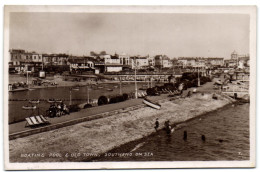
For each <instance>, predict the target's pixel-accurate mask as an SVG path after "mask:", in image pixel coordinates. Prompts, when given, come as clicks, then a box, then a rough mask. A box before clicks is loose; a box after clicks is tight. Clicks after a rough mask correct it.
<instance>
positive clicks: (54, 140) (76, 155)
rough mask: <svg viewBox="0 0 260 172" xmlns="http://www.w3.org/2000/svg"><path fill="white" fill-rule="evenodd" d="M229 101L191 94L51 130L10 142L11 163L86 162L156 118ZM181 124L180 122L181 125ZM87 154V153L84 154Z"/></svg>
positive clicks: (145, 130) (186, 115)
mask: <svg viewBox="0 0 260 172" xmlns="http://www.w3.org/2000/svg"><path fill="white" fill-rule="evenodd" d="M228 103H230V100H228V99H226V98H224V97H221V96H219V97H218V100H214V99H212V94H204V95H201V94H199V93H198V94H194V95H193V96H192V97H190V98H179V99H176V100H172V101H165V102H161V105H162V108H161V109H160V110H155V109H152V108H150V107H144V108H140V109H137V110H133V111H129V112H126V113H121V114H117V115H114V116H110V117H106V118H102V119H97V120H93V121H87V122H83V123H79V124H76V125H73V126H69V127H64V128H60V129H57V130H53V131H50V132H45V133H40V134H35V135H31V136H28V137H24V138H19V139H15V140H11V141H10V142H9V146H10V147H9V150H10V161H11V162H65V161H72V162H74V161H87V160H89V159H91V158H93V156H99V155H100V154H102V153H105V152H107V151H109V150H111V149H113V148H115V147H118V146H120V145H123V144H125V143H128V142H130V141H134V140H137V139H140V138H143V137H145V136H148V135H150V134H152V133H153V132H155V129H154V123H155V120H156V118H159V122H160V127H159V128H160V129H162V127H163V123H164V122H165V121H166V120H170V124H171V125H172V124H174V123H181V122H184V121H187V120H189V119H191V118H194V117H197V116H199V115H202V114H205V113H207V112H210V111H213V110H216V109H218V108H221V107H223V106H225V105H226V104H228ZM180 125H181V124H180ZM87 155H90V156H87Z"/></svg>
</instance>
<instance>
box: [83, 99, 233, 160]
mask: <svg viewBox="0 0 260 172" xmlns="http://www.w3.org/2000/svg"><path fill="white" fill-rule="evenodd" d="M231 104H233V103H232V102H230V103H228V104H226V105H224V106H223V107H220V108H218V109H215V110H213V111H210V112H205V113H202V114H201V115H198V116H195V117H193V118H190V119H188V120H186V121H183V122H179V123H177V124H176V123H175V126H176V128H174V129H175V130H174V131H177V130H180V129H182V128H184V127H187V126H186V125H185V124H186V123H189V122H192V121H193V120H197V119H198V118H201V117H203V116H207V115H209V114H210V113H214V112H216V111H219V110H221V109H224V108H225V107H228V106H230V105H231ZM170 126H171V127H173V125H170ZM158 133H164V134H165V131H164V128H161V129H160V130H158V131H157V132H156V131H155V132H153V133H151V134H150V135H147V136H145V137H143V138H140V139H137V140H133V141H130V142H128V143H125V144H122V145H120V146H118V147H115V148H113V149H111V150H108V151H107V152H105V153H102V154H101V155H100V156H99V157H90V158H88V159H84V160H83V162H98V161H99V159H101V158H104V157H105V155H106V154H107V155H108V154H118V155H120V154H127V153H128V152H132V150H133V149H134V148H135V147H136V145H138V144H140V143H143V142H145V140H146V139H147V138H149V137H152V136H155V135H157V134H158ZM169 137H170V136H169ZM121 152H122V153H121ZM110 158H111V157H110ZM107 161H109V160H105V162H107ZM112 161H113V160H112Z"/></svg>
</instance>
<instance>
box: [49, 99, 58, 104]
mask: <svg viewBox="0 0 260 172" xmlns="http://www.w3.org/2000/svg"><path fill="white" fill-rule="evenodd" d="M47 102H49V103H61V102H62V100H60V99H48V100H47Z"/></svg>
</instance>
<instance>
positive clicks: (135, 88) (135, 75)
mask: <svg viewBox="0 0 260 172" xmlns="http://www.w3.org/2000/svg"><path fill="white" fill-rule="evenodd" d="M134 64H135V98H136V99H137V98H138V96H137V83H136V57H135V62H134Z"/></svg>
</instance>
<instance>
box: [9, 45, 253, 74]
mask: <svg viewBox="0 0 260 172" xmlns="http://www.w3.org/2000/svg"><path fill="white" fill-rule="evenodd" d="M9 52H10V62H9V71H10V72H18V73H25V72H26V71H31V72H37V71H40V70H42V69H44V70H45V71H48V69H51V70H54V72H55V71H57V70H58V71H63V70H67V71H70V72H75V71H81V72H82V71H90V72H92V73H96V74H99V73H115V72H116V73H118V72H125V71H130V72H131V71H132V72H133V69H138V70H148V69H149V70H152V69H153V70H154V71H155V72H159V73H160V72H163V71H167V70H169V71H170V70H171V71H173V70H174V69H191V70H194V69H195V70H197V69H198V68H199V69H201V70H202V69H216V68H221V67H222V68H223V67H227V68H230V67H231V68H239V69H245V68H248V67H249V62H250V61H249V59H250V58H249V55H239V54H238V53H237V52H236V51H233V52H232V53H231V57H230V59H224V57H178V58H169V57H168V56H167V55H155V56H150V55H146V56H140V55H136V56H130V55H128V54H126V53H120V54H119V53H114V54H113V55H111V54H106V53H102V54H92V55H91V56H72V55H68V54H64V53H58V54H54V53H52V54H46V53H43V54H40V53H36V52H34V51H33V52H28V51H25V50H22V49H10V51H9ZM55 69H56V70H55ZM175 72H176V70H175Z"/></svg>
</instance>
